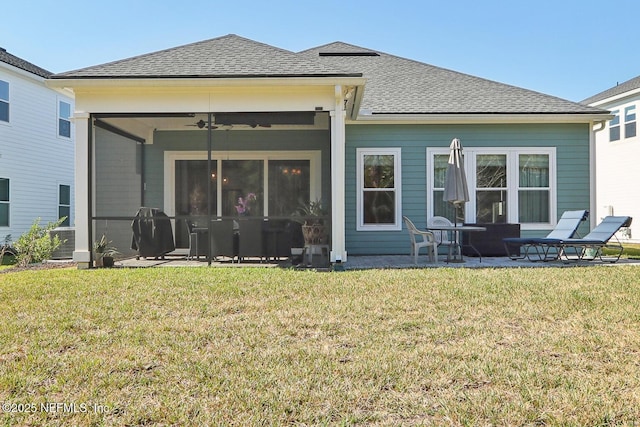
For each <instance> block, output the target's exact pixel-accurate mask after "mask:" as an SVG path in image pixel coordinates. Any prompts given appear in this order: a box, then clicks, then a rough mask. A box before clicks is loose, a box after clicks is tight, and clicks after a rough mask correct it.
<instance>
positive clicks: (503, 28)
mask: <svg viewBox="0 0 640 427" xmlns="http://www.w3.org/2000/svg"><path fill="white" fill-rule="evenodd" d="M3 3H4V4H3V6H2V8H1V9H0V10H1V12H2V17H1V19H0V21H1V25H0V47H4V48H5V49H7V51H9V52H10V53H12V54H14V55H16V56H18V57H20V58H23V59H25V60H27V61H30V62H32V63H34V64H36V65H39V66H41V67H43V68H45V69H48V70H50V71H53V72H56V73H57V72H63V71H69V70H74V69H78V68H83V67H87V66H91V65H97V64H102V63H105V62H110V61H113V60H118V59H123V58H128V57H131V56H135V55H140V54H144V53H149V52H153V51H156V50H162V49H166V48H170V47H174V46H179V45H183V44H187V43H192V42H197V41H200V40H206V39H211V38H214V37H219V36H223V35H226V34H230V33H233V34H237V35H240V36H243V37H247V38H250V39H253V40H256V41H260V42H263V43H267V44H270V45H273V46H277V47H280V48H283V49H287V50H291V51H294V52H297V51H300V50H304V49H307V48H311V47H315V46H319V45H323V44H326V43H330V42H334V41H343V42H347V43H351V44H355V45H359V46H363V47H367V48H371V49H376V50H379V51H383V52H386V53H390V54H393V55H398V56H402V57H406V58H411V59H415V60H418V61H422V62H425V63H428V64H432V65H436V66H439V67H443V68H449V69H452V70H456V71H460V72H463V73H468V74H472V75H475V76H478V77H483V78H487V79H490V80H495V81H499V82H502V83H507V84H511V85H515V86H520V87H523V88H527V89H532V90H535V91H539V92H543V93H547V94H550V95H555V96H559V97H561V98H565V99H569V100H572V101H580V100H582V99H584V98H587V97H589V96H591V95H595V94H596V93H598V92H601V91H603V90H605V89H608V88H610V87H612V86H615V85H616V83H617V82H620V83H622V82H623V81H626V80H629V79H631V78H633V77H636V76H638V75H640V55H638V40H639V39H640V36H639V30H638V29H639V25H638V17H639V16H640V1H638V0H616V1H615V2H605V1H596V0H535V1H533V0H437V1H436V0H408V1H402V0H396V1H391V2H389V1H380V0H379V1H376V0H370V1H360V0H324V1H308V0H258V1H254V0H230V1H229V0H226V1H216V0H209V1H205V0H183V1H164V0H154V1H150V0H109V1H102V2H92V1H86V0H84V1H78V0H57V1H56V0H5V1H4V2H3Z"/></svg>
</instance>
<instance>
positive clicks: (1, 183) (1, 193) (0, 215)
mask: <svg viewBox="0 0 640 427" xmlns="http://www.w3.org/2000/svg"><path fill="white" fill-rule="evenodd" d="M8 226H9V180H8V179H7V178H0V227H8Z"/></svg>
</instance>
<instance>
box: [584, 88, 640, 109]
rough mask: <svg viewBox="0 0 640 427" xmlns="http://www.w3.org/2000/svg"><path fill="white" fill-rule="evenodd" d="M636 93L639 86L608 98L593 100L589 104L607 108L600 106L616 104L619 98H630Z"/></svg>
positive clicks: (639, 93)
mask: <svg viewBox="0 0 640 427" xmlns="http://www.w3.org/2000/svg"><path fill="white" fill-rule="evenodd" d="M636 95H640V88H638V89H633V90H630V91H627V92H624V93H620V94H618V95H614V96H611V97H609V98H605V99H601V100H600V101H596V102H593V103H591V104H589V105H590V106H592V107H601V108H607V107H602V106H603V105H609V104H613V105H617V104H619V103H620V102H619V101H621V100H623V99H625V98H630V97H633V96H636Z"/></svg>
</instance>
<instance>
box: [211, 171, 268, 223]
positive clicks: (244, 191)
mask: <svg viewBox="0 0 640 427" xmlns="http://www.w3.org/2000/svg"><path fill="white" fill-rule="evenodd" d="M218 179H221V180H222V182H221V183H220V185H221V188H222V216H238V215H242V216H263V215H264V160H223V161H222V177H219V178H218Z"/></svg>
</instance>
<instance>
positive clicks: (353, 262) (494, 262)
mask: <svg viewBox="0 0 640 427" xmlns="http://www.w3.org/2000/svg"><path fill="white" fill-rule="evenodd" d="M594 265H601V266H617V265H638V266H640V259H625V258H621V259H620V260H619V261H618V262H616V263H613V264H612V263H609V262H603V261H600V260H596V261H581V262H568V263H567V262H561V261H549V262H531V261H529V260H526V259H525V260H517V261H513V260H511V259H509V258H508V257H482V261H481V260H480V259H479V258H477V257H464V262H450V263H447V262H445V261H444V257H441V258H440V260H439V262H438V263H430V262H428V261H427V257H426V256H425V255H423V256H420V257H419V258H418V264H417V265H416V264H414V263H413V257H412V256H410V255H362V256H358V255H350V256H349V259H348V261H347V262H346V263H344V264H343V267H344V269H345V270H363V269H375V268H378V269H389V268H442V267H448V268H544V267H547V268H548V267H575V266H594ZM207 266H208V263H207V261H206V259H204V258H200V259H199V260H197V259H193V260H188V259H187V258H186V256H185V255H184V254H181V253H180V252H176V253H171V254H167V255H166V256H165V257H164V259H145V258H140V259H136V258H128V259H123V260H120V261H116V267H125V268H145V267H207ZM211 267H218V268H238V267H258V268H277V267H281V268H292V267H304V266H301V265H292V263H291V261H290V260H288V259H285V258H282V259H280V260H270V261H261V260H260V259H258V258H248V259H244V260H243V261H242V262H237V261H232V260H231V259H230V258H223V259H220V260H217V261H212V263H211Z"/></svg>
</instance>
